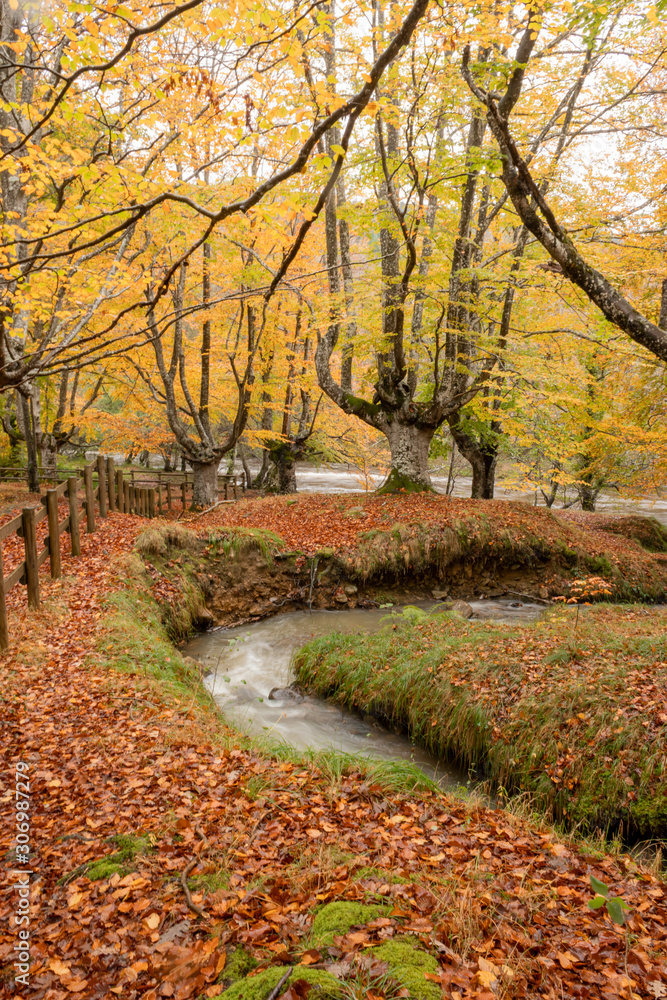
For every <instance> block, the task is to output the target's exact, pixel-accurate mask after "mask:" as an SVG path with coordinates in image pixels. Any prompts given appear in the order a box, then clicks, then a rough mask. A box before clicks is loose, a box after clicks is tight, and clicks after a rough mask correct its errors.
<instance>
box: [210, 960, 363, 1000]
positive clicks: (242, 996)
mask: <svg viewBox="0 0 667 1000" xmlns="http://www.w3.org/2000/svg"><path fill="white" fill-rule="evenodd" d="M285 971H286V970H285V968H284V966H281V965H275V966H273V967H272V968H270V969H266V970H265V971H264V972H260V973H259V975H257V976H251V977H250V978H249V979H247V978H246V979H242V980H241V981H240V982H237V983H234V985H233V986H230V987H229V989H227V990H225V992H224V993H220V994H219V995H218V996H217V997H214V998H213V1000H266V998H267V997H268V996H269V994H270V993H271V991H272V990H273V989H275V987H276V986H277V985H278V983H279V982H280V980H281V979H282V977H283V976H284V975H285ZM299 979H304V980H305V981H306V982H307V983H309V984H310V986H311V987H312V989H311V991H310V994H309V996H311V997H313V1000H315V998H318V1000H320V998H321V1000H324V998H325V997H332V998H336V997H340V996H341V995H342V992H343V991H342V986H341V983H340V981H339V980H338V979H336V977H335V976H332V975H331V974H330V973H328V972H324V971H323V970H321V969H310V968H309V967H308V966H307V965H303V966H301V965H299V966H298V967H297V968H296V969H294V972H293V973H292V974H291V976H290V977H289V979H287V980H286V982H285V989H287V988H288V987H289V986H290V985H291V984H292V983H295V982H297V980H299Z"/></svg>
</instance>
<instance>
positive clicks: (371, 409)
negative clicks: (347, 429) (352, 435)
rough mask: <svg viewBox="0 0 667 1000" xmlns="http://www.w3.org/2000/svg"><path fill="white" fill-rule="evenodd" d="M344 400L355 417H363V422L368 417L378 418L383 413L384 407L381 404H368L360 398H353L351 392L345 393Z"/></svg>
mask: <svg viewBox="0 0 667 1000" xmlns="http://www.w3.org/2000/svg"><path fill="white" fill-rule="evenodd" d="M343 398H344V399H345V402H346V403H347V405H348V406H349V407H350V410H351V411H352V413H353V414H354V415H355V417H361V419H362V420H364V419H365V418H366V417H376V416H377V415H378V414H379V413H381V412H382V407H381V406H380V404H379V403H367V402H366V400H365V399H361V397H360V396H353V395H352V393H351V392H346V393H344V394H343Z"/></svg>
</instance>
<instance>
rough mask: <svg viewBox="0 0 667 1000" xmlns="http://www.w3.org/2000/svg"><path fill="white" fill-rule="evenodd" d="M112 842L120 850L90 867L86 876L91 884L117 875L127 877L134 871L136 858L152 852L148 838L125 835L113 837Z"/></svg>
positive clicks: (86, 870) (86, 871)
mask: <svg viewBox="0 0 667 1000" xmlns="http://www.w3.org/2000/svg"><path fill="white" fill-rule="evenodd" d="M110 842H111V843H114V844H116V845H117V847H118V848H119V850H117V851H115V852H114V853H113V854H109V855H107V856H106V857H104V858H100V859H99V861H93V862H91V864H89V865H88V867H87V868H86V869H85V871H84V874H85V875H86V876H87V877H88V878H89V879H90V880H91V882H95V881H98V880H99V879H108V878H111V876H112V875H115V874H116V873H118V874H119V875H127V873H128V872H130V871H132V868H133V862H134V860H135V858H136V857H138V856H139V855H140V854H147V853H148V852H149V851H150V850H151V845H150V842H149V840H148V838H147V837H134V836H132V835H131V834H124V833H123V834H119V835H118V836H116V837H111V838H110Z"/></svg>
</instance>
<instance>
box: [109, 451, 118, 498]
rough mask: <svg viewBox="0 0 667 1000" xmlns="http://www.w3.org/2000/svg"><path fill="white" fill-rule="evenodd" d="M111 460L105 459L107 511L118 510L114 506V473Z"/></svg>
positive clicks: (113, 464) (113, 463)
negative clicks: (107, 493)
mask: <svg viewBox="0 0 667 1000" xmlns="http://www.w3.org/2000/svg"><path fill="white" fill-rule="evenodd" d="M115 464H116V463H115V462H114V460H113V458H107V487H108V490H109V510H118V505H117V504H116V472H115V468H114V466H115Z"/></svg>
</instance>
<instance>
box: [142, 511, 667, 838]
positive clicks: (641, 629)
mask: <svg viewBox="0 0 667 1000" xmlns="http://www.w3.org/2000/svg"><path fill="white" fill-rule="evenodd" d="M320 499H321V498H320ZM336 499H337V503H340V500H339V498H336ZM441 499H442V498H438V502H437V506H436V508H434V509H436V511H437V513H438V516H439V517H440V519H441V520H440V523H433V522H432V521H428V520H427V521H420V522H412V523H409V524H394V525H393V526H390V527H389V528H386V529H385V528H381V527H373V528H371V529H370V530H367V531H359V530H357V533H356V544H355V545H354V546H347V547H342V548H340V549H339V550H338V551H336V550H334V549H331V548H328V549H327V548H319V549H316V550H315V551H311V552H308V551H303V550H301V551H299V550H296V549H294V548H289V547H288V546H287V544H286V543H285V541H284V540H283V539H282V538H281V537H280V536H278V535H277V534H274V533H271V532H269V531H267V530H266V529H261V528H257V527H245V526H236V527H234V526H229V527H211V526H209V525H202V526H201V528H200V533H199V534H195V533H194V532H193V531H192V530H190V529H187V528H184V527H181V526H178V525H173V524H171V525H162V526H160V527H153V528H150V529H148V530H147V531H146V532H144V534H143V535H142V536H141V538H140V539H139V542H138V547H139V549H140V551H141V553H142V555H143V557H144V561H145V563H146V567H147V572H148V573H149V575H150V577H151V580H152V589H153V594H154V596H155V597H156V598H157V600H158V601H160V603H161V607H162V614H163V620H164V621H165V623H166V624H167V625H168V627H169V629H170V631H171V634H172V637H173V638H184V637H185V636H186V635H187V633H188V629H189V628H190V626H191V623H192V622H193V621H194V622H195V623H196V624H198V625H199V626H200V627H202V626H203V627H206V626H209V627H210V626H213V625H216V626H220V627H225V626H228V625H236V626H239V625H241V624H243V623H248V624H250V623H253V622H258V621H261V620H263V619H267V618H271V617H273V616H275V615H277V614H279V613H281V614H284V613H285V612H288V611H292V612H296V611H303V609H305V608H312V609H314V610H319V611H324V610H325V609H338V610H341V609H347V610H348V612H351V611H353V610H354V609H363V608H372V607H377V606H378V605H380V606H382V605H385V606H386V605H388V604H390V603H391V604H399V603H415V602H416V601H420V600H427V599H433V598H434V597H435V598H437V599H439V600H445V599H449V600H451V599H453V598H463V597H466V598H469V599H470V600H475V599H480V600H481V599H484V600H488V599H495V600H498V599H502V597H503V596H504V597H505V599H507V597H508V596H510V595H512V596H514V595H519V594H522V595H524V597H523V599H524V600H525V598H526V596H528V597H530V595H531V594H536V595H537V596H536V600H538V601H540V602H541V603H542V604H543V605H545V606H546V605H547V604H549V603H550V602H549V596H551V595H562V596H563V597H564V598H567V597H568V595H570V594H574V595H576V596H579V597H581V596H582V592H583V596H584V597H585V596H586V588H587V587H588V588H590V592H591V595H592V596H593V598H594V599H596V600H599V599H600V597H603V596H609V597H610V598H612V599H615V600H619V599H622V598H623V597H625V599H626V600H627V598H628V596H633V597H634V598H635V599H638V598H639V599H640V600H642V601H644V602H647V601H649V600H654V601H655V600H660V599H664V596H665V585H666V582H667V558H666V557H665V555H664V553H663V552H661V551H658V552H655V551H652V549H656V548H657V549H660V548H661V547H662V545H663V543H665V544H667V542H666V539H667V534H666V535H665V538H663V529H662V528H661V526H660V525H657V522H651V521H649V522H648V523H644V522H645V519H637V518H634V517H633V518H628V519H627V524H621V525H620V526H619V525H617V524H616V523H614V525H612V526H611V528H610V530H607V531H605V530H600V529H595V530H584V529H582V528H580V527H579V526H577V525H571V524H568V523H565V522H563V521H562V520H561V519H558V518H555V517H553V515H550V514H548V513H546V512H544V511H537V510H535V509H533V508H526V507H524V506H523V505H520V504H518V505H503V504H498V505H495V504H491V505H490V504H489V503H485V502H484V501H481V502H478V504H477V506H475V505H473V508H472V512H471V511H468V513H466V514H465V516H457V517H453V516H451V515H452V513H453V508H452V507H451V506H450V505H449V503H447V504H443V503H441V502H440V501H441ZM431 502H432V501H431V500H430V498H428V501H427V506H428V503H431ZM294 504H295V502H294V501H292V504H290V505H289V506H287V504H285V505H283V508H282V509H283V511H284V510H287V511H290V507H292V506H293V505H294ZM235 506H238V507H241V504H239V505H235ZM375 506H377V505H375ZM503 506H512V508H513V509H512V510H511V512H510V513H511V517H510V516H509V515H508V513H507V511H503V509H502V508H503ZM269 507H270V509H272V510H274V512H275V504H274V503H272V504H270V505H269ZM256 509H257V505H256V503H255V510H256ZM373 509H374V505H373V504H370V510H371V512H372V511H373ZM290 513H291V511H290ZM343 513H345V511H344V512H343ZM347 513H350V509H347ZM351 513H352V514H353V517H354V518H355V519H357V520H359V519H361V520H362V521H363V519H364V518H365V517H366V513H367V512H365V511H364V510H363V509H361V508H359V507H354V508H352V510H351ZM444 513H448V514H449V515H450V517H449V520H448V521H447V522H446V523H443V520H442V515H443V514H444ZM454 513H456V512H454ZM462 513H463V512H462V511H461V510H460V509H459V511H458V514H459V515H462ZM339 514H340V511H339ZM345 520H346V519H345V518H343V524H344V526H345V528H347V525H345ZM339 521H340V516H339ZM283 525H284V522H283V523H281V524H280V527H281V528H282V527H283ZM656 525H657V527H656ZM538 530H539V533H538ZM286 533H288V532H286ZM346 534H347V531H346ZM638 538H641V540H642V542H643V544H641V543H640V541H638ZM290 540H293V539H290ZM304 548H305V546H304ZM600 574H604V575H600ZM521 599H522V598H520V600H521ZM635 608H636V610H633V609H632V608H627V607H626V608H619V607H613V606H606V607H605V608H603V607H602V606H600V607H599V608H594V609H593V610H592V611H587V612H582V613H581V626H579V618H578V617H577V619H576V620H575V621H573V618H572V615H574V614H575V613H576V615H577V616H578V615H579V612H578V611H576V612H574V611H572V613H571V614H569V616H568V612H567V611H565V610H561V611H560V612H558V611H553V610H552V611H551V612H550V613H549V615H548V616H547V620H546V622H545V623H543V624H539V625H536V626H533V627H530V628H525V629H522V630H519V632H515V630H514V629H512V632H511V633H508V632H507V631H506V630H505V631H503V630H502V628H501V627H500V626H499V627H498V629H499V630H496V631H495V632H494V631H493V630H494V628H495V626H484V627H482V625H481V623H479V624H477V623H476V624H475V626H474V627H471V626H470V625H469V624H465V623H463V622H462V621H461V620H460V619H458V620H455V619H454V618H452V617H447V616H445V617H441V618H440V620H439V623H438V624H436V625H433V626H432V625H431V624H428V625H425V624H424V623H421V624H420V623H416V622H414V621H407V622H400V623H398V624H396V625H394V626H393V628H394V630H397V631H398V635H394V640H395V639H396V638H400V641H399V643H398V645H396V643H395V641H392V640H391V639H390V640H386V639H381V638H380V637H378V636H370V637H359V636H355V637H350V636H347V637H344V638H342V639H341V638H340V637H338V638H335V639H326V638H323V639H318V640H315V641H314V643H312V644H311V645H310V646H309V647H308V648H307V649H306V650H305V651H303V652H302V653H301V654H300V657H299V661H298V669H299V679H300V680H301V681H302V683H304V684H306V685H308V686H310V687H312V689H313V690H314V691H315V692H316V693H317V694H320V695H323V696H325V697H333V698H335V699H336V700H337V701H338V703H339V704H341V705H343V706H345V707H346V708H350V709H353V710H355V711H359V712H361V713H362V715H365V716H372V717H374V718H376V719H379V720H381V721H382V722H384V723H386V724H387V725H388V726H389V728H391V729H396V728H399V729H403V730H405V731H407V733H408V736H409V737H410V739H411V740H412V741H413V742H414V743H416V744H419V745H420V746H421V747H422V748H423V749H424V750H425V751H426V752H428V753H431V754H432V755H433V756H434V757H435V758H437V759H440V760H443V759H446V760H448V761H452V762H453V763H454V764H455V765H456V767H458V768H459V769H460V770H461V771H462V772H463V773H464V774H467V773H468V772H469V771H470V770H471V769H473V770H477V772H478V773H480V772H481V774H482V775H486V776H487V777H488V778H489V779H490V780H491V782H492V784H493V785H494V786H495V787H496V788H502V789H504V790H505V791H506V792H508V793H510V794H516V793H521V794H524V795H526V796H527V797H528V798H529V799H530V800H531V801H534V802H535V803H536V805H537V806H538V807H539V808H540V809H541V810H542V811H544V812H545V813H546V814H547V815H551V816H553V817H554V818H555V819H557V820H559V821H560V822H563V823H565V824H567V825H582V824H583V825H585V826H586V827H587V828H588V829H603V830H606V831H607V832H615V831H619V830H620V831H622V832H623V834H624V835H625V836H626V837H627V836H628V835H629V836H633V837H634V836H641V837H660V838H662V837H664V836H665V834H666V833H667V787H666V783H665V781H664V774H665V773H666V772H665V763H666V761H667V747H666V745H665V733H666V732H667V730H666V729H665V726H664V723H663V721H662V714H664V713H663V712H662V709H661V708H660V693H659V692H660V690H662V691H663V692H664V684H665V677H664V671H663V667H664V663H665V662H666V661H667V652H665V651H664V649H663V647H664V632H665V627H666V625H667V621H665V620H664V609H663V611H661V610H660V609H658V608H650V607H646V606H644V607H642V605H641V604H637V605H635ZM661 616H662V617H661ZM443 623H444V624H443ZM638 623H639V625H638ZM424 629H426V632H424ZM489 629H491V631H489ZM426 633H428V634H429V636H430V639H429V643H430V647H429V650H430V651H429V650H426V649H425V647H424V641H425V640H424V635H425V634H426ZM436 633H437V634H436ZM307 638H308V634H307V631H305V632H304V635H303V639H304V641H305V640H306V639H307ZM383 642H384V646H382V643H383ZM378 643H379V644H380V645H378ZM396 649H400V650H401V653H402V655H401V657H399V661H400V662H399V661H396V662H395V663H394V660H395V657H394V654H395V652H396ZM661 651H662V652H661ZM392 658H393V659H392ZM392 663H393V664H394V665H393V666H391V667H390V665H391V664H392ZM473 663H474V664H475V665H476V666H475V669H474V670H473V669H472V668H471V664H473ZM635 663H636V664H637V665H636V667H635V666H634V664H635ZM628 664H631V665H632V666H630V667H629V666H628ZM406 692H407V693H408V694H409V698H406ZM489 692H490V693H489ZM268 693H269V692H268V691H264V692H258V693H257V694H255V695H254V697H255V698H263V697H266V696H267V695H268ZM494 699H495V700H494ZM633 699H634V700H633ZM663 700H664V699H663ZM260 704H261V703H260ZM663 707H664V706H663ZM644 712H648V713H650V714H648V715H645V714H643V713H644ZM665 718H666V719H667V716H665ZM271 727H272V724H271V723H269V724H267V729H271Z"/></svg>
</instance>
